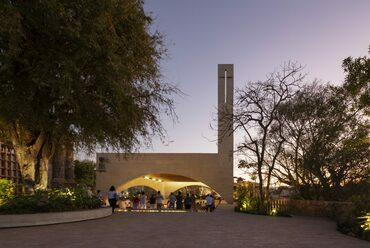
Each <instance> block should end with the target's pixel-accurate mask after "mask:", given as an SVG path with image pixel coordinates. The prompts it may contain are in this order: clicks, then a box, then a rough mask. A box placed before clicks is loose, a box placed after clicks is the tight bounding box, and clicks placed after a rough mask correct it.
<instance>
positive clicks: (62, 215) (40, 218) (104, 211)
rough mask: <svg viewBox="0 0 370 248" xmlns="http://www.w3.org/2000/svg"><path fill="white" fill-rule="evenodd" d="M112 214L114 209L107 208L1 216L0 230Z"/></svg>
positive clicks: (89, 218)
mask: <svg viewBox="0 0 370 248" xmlns="http://www.w3.org/2000/svg"><path fill="white" fill-rule="evenodd" d="M111 214H112V209H111V208H108V207H106V208H99V209H92V210H82V211H68V212H55V213H40V214H9V215H0V228H9V227H26V226H40V225H50V224H60V223H67V222H76V221H83V220H91V219H98V218H103V217H107V216H110V215H111Z"/></svg>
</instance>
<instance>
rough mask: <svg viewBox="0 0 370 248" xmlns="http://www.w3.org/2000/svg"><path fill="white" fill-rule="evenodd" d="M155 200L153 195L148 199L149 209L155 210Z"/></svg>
mask: <svg viewBox="0 0 370 248" xmlns="http://www.w3.org/2000/svg"><path fill="white" fill-rule="evenodd" d="M155 200H156V198H155V196H154V194H152V195H151V196H150V198H149V203H150V208H151V209H154V208H155Z"/></svg>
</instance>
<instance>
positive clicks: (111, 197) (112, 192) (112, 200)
mask: <svg viewBox="0 0 370 248" xmlns="http://www.w3.org/2000/svg"><path fill="white" fill-rule="evenodd" d="M108 202H109V205H110V206H111V207H112V213H114V209H115V208H116V204H117V192H116V188H115V187H114V186H111V187H110V188H109V191H108Z"/></svg>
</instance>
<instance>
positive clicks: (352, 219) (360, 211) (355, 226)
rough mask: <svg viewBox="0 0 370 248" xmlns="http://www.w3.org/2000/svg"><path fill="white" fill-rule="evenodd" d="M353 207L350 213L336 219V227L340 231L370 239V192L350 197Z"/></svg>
mask: <svg viewBox="0 0 370 248" xmlns="http://www.w3.org/2000/svg"><path fill="white" fill-rule="evenodd" d="M352 202H353V209H352V212H351V213H350V215H348V216H346V217H345V218H342V219H340V220H338V221H337V228H338V230H339V231H340V232H342V233H345V234H350V235H353V236H357V237H359V238H362V239H365V240H368V241H370V230H368V226H369V225H370V224H369V222H370V217H369V213H368V211H369V210H370V192H369V193H367V194H364V195H357V196H353V197H352Z"/></svg>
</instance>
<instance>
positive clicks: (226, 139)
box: [218, 64, 234, 202]
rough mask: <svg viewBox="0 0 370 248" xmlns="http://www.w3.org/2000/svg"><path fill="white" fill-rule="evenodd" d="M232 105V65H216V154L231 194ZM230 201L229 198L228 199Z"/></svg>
mask: <svg viewBox="0 0 370 248" xmlns="http://www.w3.org/2000/svg"><path fill="white" fill-rule="evenodd" d="M233 107H234V65H233V64H219V65H218V156H219V166H220V167H221V168H222V171H224V173H225V175H224V177H225V180H226V181H227V184H229V183H230V184H229V185H228V186H227V189H230V191H229V192H227V193H226V194H225V193H224V194H225V195H227V196H232V192H233V167H234V135H233V132H232V131H233V130H232V124H230V121H229V120H230V116H231V115H232V113H233ZM228 200H229V202H230V199H228Z"/></svg>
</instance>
